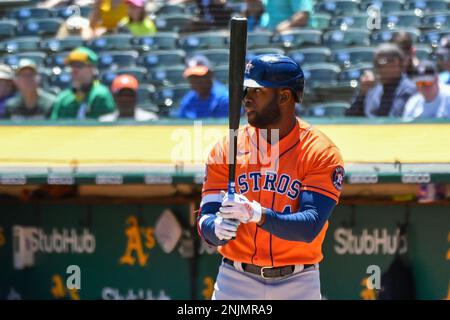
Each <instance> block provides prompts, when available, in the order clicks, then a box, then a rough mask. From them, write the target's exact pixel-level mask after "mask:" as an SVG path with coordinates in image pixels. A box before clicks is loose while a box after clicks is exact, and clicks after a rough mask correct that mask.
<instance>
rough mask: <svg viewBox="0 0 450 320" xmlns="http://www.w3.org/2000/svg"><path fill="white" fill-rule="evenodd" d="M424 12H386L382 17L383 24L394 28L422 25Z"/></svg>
mask: <svg viewBox="0 0 450 320" xmlns="http://www.w3.org/2000/svg"><path fill="white" fill-rule="evenodd" d="M422 17H423V13H422V12H421V11H420V10H418V11H398V12H392V13H389V14H386V15H385V16H383V18H382V22H381V23H382V26H383V27H386V28H389V29H394V28H399V27H400V28H402V27H403V28H408V27H413V26H421V25H422Z"/></svg>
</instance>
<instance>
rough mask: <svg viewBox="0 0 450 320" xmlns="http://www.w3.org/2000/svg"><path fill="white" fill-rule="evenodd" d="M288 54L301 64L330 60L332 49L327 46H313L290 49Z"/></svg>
mask: <svg viewBox="0 0 450 320" xmlns="http://www.w3.org/2000/svg"><path fill="white" fill-rule="evenodd" d="M288 55H289V56H290V57H291V58H292V59H294V60H295V61H296V62H297V63H299V64H300V65H301V66H304V65H307V64H312V63H321V62H329V59H330V57H331V50H330V49H329V48H326V47H313V48H304V49H298V50H292V51H289V53H288Z"/></svg>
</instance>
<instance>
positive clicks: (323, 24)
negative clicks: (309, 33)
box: [312, 13, 331, 29]
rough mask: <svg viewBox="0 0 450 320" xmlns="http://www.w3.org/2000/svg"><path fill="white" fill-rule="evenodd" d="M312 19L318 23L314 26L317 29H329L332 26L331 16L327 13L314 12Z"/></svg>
mask: <svg viewBox="0 0 450 320" xmlns="http://www.w3.org/2000/svg"><path fill="white" fill-rule="evenodd" d="M312 20H313V21H314V23H315V24H316V25H315V26H314V27H315V28H317V29H327V28H328V27H329V26H330V21H331V16H330V15H329V14H325V13H323V14H322V13H314V14H313V15H312Z"/></svg>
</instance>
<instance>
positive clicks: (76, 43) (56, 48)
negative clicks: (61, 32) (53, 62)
mask: <svg viewBox="0 0 450 320" xmlns="http://www.w3.org/2000/svg"><path fill="white" fill-rule="evenodd" d="M83 45H84V40H83V39H82V38H81V37H79V36H70V37H67V38H64V39H56V38H51V39H48V40H45V41H43V42H42V49H44V50H46V51H50V52H61V51H69V50H73V49H75V48H77V47H81V46H83Z"/></svg>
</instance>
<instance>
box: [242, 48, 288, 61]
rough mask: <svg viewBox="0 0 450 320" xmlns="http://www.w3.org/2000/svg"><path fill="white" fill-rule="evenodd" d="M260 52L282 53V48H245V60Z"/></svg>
mask: <svg viewBox="0 0 450 320" xmlns="http://www.w3.org/2000/svg"><path fill="white" fill-rule="evenodd" d="M260 54H284V50H283V49H280V48H258V49H253V50H247V55H246V60H247V61H248V60H251V59H253V58H254V57H255V56H257V55H260Z"/></svg>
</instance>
